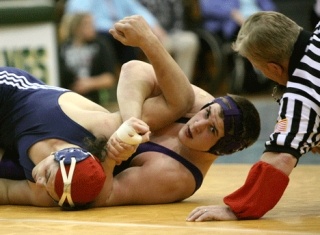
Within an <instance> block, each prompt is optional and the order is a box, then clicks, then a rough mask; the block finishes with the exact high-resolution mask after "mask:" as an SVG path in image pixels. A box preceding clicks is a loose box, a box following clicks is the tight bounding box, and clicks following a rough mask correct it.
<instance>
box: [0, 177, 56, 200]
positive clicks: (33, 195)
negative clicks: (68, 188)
mask: <svg viewBox="0 0 320 235" xmlns="http://www.w3.org/2000/svg"><path fill="white" fill-rule="evenodd" d="M0 204H1V205H32V206H57V204H55V203H54V202H53V200H52V199H51V198H50V197H49V195H48V194H47V192H46V190H43V189H42V188H40V187H36V185H35V184H34V183H31V182H28V181H27V180H8V179H0Z"/></svg>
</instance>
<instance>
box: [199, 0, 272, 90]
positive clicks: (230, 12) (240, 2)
mask: <svg viewBox="0 0 320 235" xmlns="http://www.w3.org/2000/svg"><path fill="white" fill-rule="evenodd" d="M199 3H200V10H201V15H202V20H203V27H204V29H205V30H207V31H209V32H210V33H211V34H212V35H214V36H215V37H216V38H217V41H218V42H219V43H221V48H222V54H223V55H224V57H226V59H225V60H226V64H225V66H226V68H225V70H226V72H227V73H228V72H229V71H230V72H229V75H227V76H230V78H231V81H230V84H229V85H230V90H231V91H230V92H232V93H235V94H239V93H244V92H249V93H251V92H260V91H262V90H266V89H268V88H269V87H270V86H269V85H270V80H269V79H267V78H265V77H264V76H263V75H262V74H261V72H259V71H258V70H256V69H254V68H253V66H252V65H251V63H250V62H249V61H248V60H247V59H245V58H242V57H240V56H238V55H236V54H235V53H234V52H233V51H232V49H231V42H232V41H233V40H234V39H235V38H236V36H237V34H238V31H239V29H240V26H241V25H242V24H243V22H244V21H245V20H246V19H247V18H248V17H249V16H250V15H252V14H253V13H256V12H258V11H276V10H277V8H276V5H275V3H274V2H273V1H272V0H214V1H212V0H199Z"/></svg>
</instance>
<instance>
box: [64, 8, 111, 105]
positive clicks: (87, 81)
mask: <svg viewBox="0 0 320 235" xmlns="http://www.w3.org/2000/svg"><path fill="white" fill-rule="evenodd" d="M60 28H61V30H60V36H61V38H60V39H61V44H60V49H59V57H60V80H61V86H62V87H65V88H68V89H71V90H73V91H75V92H77V93H79V94H81V95H83V96H85V97H87V98H89V99H90V100H92V101H94V102H96V103H99V104H101V100H100V91H101V90H103V89H107V88H111V87H113V86H114V85H115V83H116V79H115V76H114V71H115V69H114V67H115V66H114V63H113V59H112V58H111V56H110V54H109V53H108V50H107V46H106V44H105V41H104V40H100V39H99V37H98V36H97V34H96V31H95V28H94V25H93V19H92V16H91V14H90V13H77V14H74V15H64V17H63V19H62V22H61V24H60Z"/></svg>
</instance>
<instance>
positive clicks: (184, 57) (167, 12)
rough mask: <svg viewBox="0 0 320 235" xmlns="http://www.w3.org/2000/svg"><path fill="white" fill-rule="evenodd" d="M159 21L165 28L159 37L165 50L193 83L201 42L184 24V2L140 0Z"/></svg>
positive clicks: (180, 0) (174, 0) (178, 0)
mask: <svg viewBox="0 0 320 235" xmlns="http://www.w3.org/2000/svg"><path fill="white" fill-rule="evenodd" d="M139 1H140V3H142V4H143V5H144V6H145V7H146V8H148V9H149V10H150V11H151V13H152V14H153V15H154V16H155V17H156V18H157V19H158V21H159V23H160V24H161V26H162V27H163V28H164V31H162V34H161V35H157V36H158V37H159V39H160V40H161V41H162V42H163V44H164V46H165V48H166V49H167V50H168V51H169V52H170V53H171V54H172V55H173V57H174V59H175V60H176V62H177V63H178V65H179V66H180V67H181V69H182V70H183V72H184V73H185V74H186V76H187V77H188V79H189V80H190V81H191V82H192V77H193V69H194V65H195V61H196V58H197V55H198V51H199V46H200V42H199V39H198V37H197V35H196V34H195V33H194V32H192V31H188V30H187V29H186V27H185V22H184V4H183V1H182V0H139Z"/></svg>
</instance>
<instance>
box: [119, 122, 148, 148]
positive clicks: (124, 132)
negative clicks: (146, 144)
mask: <svg viewBox="0 0 320 235" xmlns="http://www.w3.org/2000/svg"><path fill="white" fill-rule="evenodd" d="M116 135H117V136H118V138H119V139H120V140H121V141H122V142H124V143H126V144H131V145H137V144H140V143H141V141H142V136H141V135H139V134H138V133H137V132H136V130H135V129H134V128H133V127H132V126H130V125H128V124H127V123H126V122H125V123H123V124H122V125H121V126H120V127H119V128H118V130H117V131H116Z"/></svg>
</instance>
